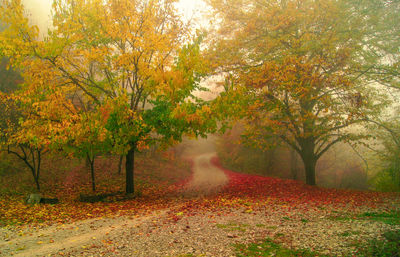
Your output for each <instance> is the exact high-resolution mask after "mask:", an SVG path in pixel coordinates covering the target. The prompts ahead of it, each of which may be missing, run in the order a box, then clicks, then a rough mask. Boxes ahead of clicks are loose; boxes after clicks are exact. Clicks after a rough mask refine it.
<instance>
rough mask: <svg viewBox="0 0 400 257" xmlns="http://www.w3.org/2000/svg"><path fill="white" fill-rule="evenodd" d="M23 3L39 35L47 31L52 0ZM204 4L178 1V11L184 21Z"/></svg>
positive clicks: (193, 0)
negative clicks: (39, 32)
mask: <svg viewBox="0 0 400 257" xmlns="http://www.w3.org/2000/svg"><path fill="white" fill-rule="evenodd" d="M23 3H24V5H25V7H26V8H27V10H28V11H29V13H31V14H32V16H31V20H32V22H33V23H35V24H36V25H38V26H39V28H40V31H41V33H42V34H43V33H44V32H45V31H47V29H46V28H47V27H48V25H49V17H50V9H51V3H52V0H23ZM204 6H205V5H204V3H203V2H202V1H200V0H197V1H196V0H180V1H179V9H180V11H181V12H182V13H183V15H184V17H185V19H189V18H191V17H192V16H193V13H194V12H195V11H196V10H201V9H203V8H204Z"/></svg>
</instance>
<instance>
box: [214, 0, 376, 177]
mask: <svg viewBox="0 0 400 257" xmlns="http://www.w3.org/2000/svg"><path fill="white" fill-rule="evenodd" d="M208 2H209V3H210V4H211V6H212V7H213V8H214V10H215V12H216V15H215V16H216V17H217V19H219V20H221V21H222V22H221V23H220V24H219V26H220V27H219V29H218V30H217V31H216V36H215V37H214V40H211V41H212V42H211V46H212V47H210V49H211V50H210V56H211V58H213V61H214V63H216V64H217V65H216V67H215V68H216V71H222V72H225V74H229V77H227V78H228V82H229V83H227V84H226V88H227V89H229V90H228V91H227V92H226V93H224V94H223V95H222V97H221V98H222V99H223V98H228V100H227V101H231V100H229V98H232V97H235V98H237V99H241V100H239V101H236V102H235V103H234V104H235V105H236V106H241V107H244V108H238V111H237V112H240V115H242V116H241V117H243V118H244V119H245V121H246V123H247V126H246V129H247V132H246V134H245V138H246V140H248V141H250V142H253V143H254V144H255V145H258V146H260V147H266V146H267V145H268V142H270V138H271V137H274V138H279V139H280V140H281V141H282V142H284V143H286V144H287V145H289V146H290V147H292V148H293V149H294V150H295V151H296V152H297V153H298V154H299V155H300V157H301V159H302V161H303V163H304V167H305V172H306V183H307V184H309V185H315V184H316V181H315V167H316V164H317V161H318V159H319V158H320V157H321V156H322V155H323V154H324V153H326V151H327V150H328V149H330V147H332V146H333V145H335V144H336V143H338V142H351V141H356V140H358V139H360V138H361V137H362V135H361V134H359V133H356V130H357V129H353V130H352V129H351V127H352V126H353V125H355V124H359V123H361V122H363V121H365V118H366V117H367V116H368V115H370V114H371V113H373V112H374V111H376V110H377V109H378V102H377V100H375V102H373V101H370V100H369V98H370V96H374V93H372V91H368V92H367V91H366V90H364V89H363V87H362V86H363V85H364V84H363V80H362V79H361V76H360V73H359V72H355V67H359V66H360V64H361V63H362V58H361V57H360V56H361V55H360V53H361V52H362V50H363V49H362V48H363V47H362V46H363V39H364V36H365V32H364V30H363V28H365V26H363V25H364V20H363V17H362V15H358V16H352V15H350V14H351V13H352V12H353V10H354V9H353V8H352V6H351V5H349V4H348V3H347V2H346V1H329V0H328V1H311V0H304V1H291V0H288V1H269V0H263V1H250V0H245V1H235V0H229V1H219V0H210V1H208ZM226 4H228V5H229V6H230V8H226V7H225V6H226ZM220 101H221V102H224V101H223V100H220ZM353 128H354V127H353Z"/></svg>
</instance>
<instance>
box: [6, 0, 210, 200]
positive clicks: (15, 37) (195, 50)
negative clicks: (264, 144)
mask: <svg viewBox="0 0 400 257" xmlns="http://www.w3.org/2000/svg"><path fill="white" fill-rule="evenodd" d="M174 2H175V1H174V0H152V1H145V0H137V1H132V0H107V1H102V0H89V1H87V0H85V1H84V0H66V1H64V0H56V1H54V4H53V19H52V24H53V29H52V30H49V33H48V36H47V37H46V38H45V39H44V40H43V41H41V40H40V39H39V38H38V28H37V27H36V26H32V25H30V23H29V20H28V19H27V18H26V15H24V11H23V6H22V4H21V1H20V0H3V5H2V6H1V8H0V13H1V15H0V17H2V19H3V22H5V23H7V24H9V26H8V28H7V29H6V30H5V31H4V32H3V33H2V35H1V39H2V41H1V46H0V49H2V51H3V53H4V54H5V55H7V56H10V58H11V60H12V63H13V65H14V66H17V67H20V68H21V69H22V72H23V73H25V74H30V75H29V76H31V77H33V78H37V80H36V82H37V83H36V82H35V83H36V84H37V85H47V86H46V87H45V88H43V90H44V91H45V92H48V93H49V94H54V93H55V92H58V94H60V96H61V97H60V98H59V100H61V98H62V96H63V97H64V99H63V100H62V101H64V103H73V104H74V108H75V109H76V110H77V113H81V112H85V111H90V110H91V109H90V108H89V109H88V107H89V106H96V108H98V109H100V108H101V109H102V110H103V112H104V118H105V119H106V120H107V122H106V125H105V126H106V129H107V130H108V131H110V132H111V134H112V137H113V138H112V140H113V151H115V152H116V153H119V154H125V155H126V165H125V167H126V192H127V193H133V192H134V183H133V182H134V180H133V170H134V154H135V152H136V151H137V150H139V149H140V148H141V147H143V145H146V144H148V143H151V142H154V141H156V140H163V141H164V142H171V139H174V140H179V138H180V136H181V134H182V133H185V132H189V130H190V131H191V132H194V133H196V134H201V131H204V130H205V125H204V124H206V123H204V122H201V121H200V117H202V116H209V115H208V110H207V108H206V109H199V107H201V106H202V105H201V104H198V103H196V102H194V101H188V98H189V97H190V96H191V92H192V91H193V90H195V89H197V88H198V82H199V77H200V75H201V74H202V72H203V70H204V67H205V66H203V65H202V64H201V62H200V57H199V43H194V44H193V45H192V44H189V45H188V46H187V47H184V45H185V42H189V41H190V39H191V38H190V37H189V27H188V26H187V25H186V24H184V23H183V22H182V21H181V20H180V18H179V15H177V13H176V10H175V6H174ZM44 73H46V74H49V75H50V76H51V78H52V79H53V81H52V84H48V83H44V81H43V80H40V79H43V78H44V77H45V76H41V75H40V74H44ZM25 92H27V90H25ZM74 95H76V96H79V97H78V98H79V99H80V102H79V104H76V103H75V102H74V101H73V100H71V98H72V97H73V96H74ZM66 99H69V100H70V101H66ZM192 99H194V98H192ZM64 108H65V107H64ZM67 109H71V108H70V107H69V108H67ZM73 113H74V111H73V112H72V114H73ZM149 114H152V115H149ZM73 115H75V114H73ZM154 115H156V116H154ZM194 116H196V117H199V119H197V120H196V119H192V118H193V117H194ZM44 117H46V115H44ZM47 117H48V116H47ZM181 118H186V120H184V123H185V126H183V125H182V122H178V120H179V119H181ZM69 120H70V119H68V118H67V119H66V120H58V121H57V122H59V123H63V124H65V122H66V121H69ZM72 120H73V119H72ZM50 121H51V119H50ZM167 124H168V126H167ZM208 124H210V123H208ZM175 125H176V126H175ZM186 125H187V126H186ZM169 126H170V127H169ZM166 127H169V129H167V130H165V129H164V130H163V129H161V128H166ZM157 132H159V133H157ZM60 133H61V134H63V135H64V136H65V135H66V133H65V130H64V133H62V132H61V131H60Z"/></svg>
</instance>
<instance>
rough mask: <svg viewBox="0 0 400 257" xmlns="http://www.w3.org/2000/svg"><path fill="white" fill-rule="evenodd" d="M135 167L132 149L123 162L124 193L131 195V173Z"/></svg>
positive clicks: (132, 188) (132, 182) (132, 190)
mask: <svg viewBox="0 0 400 257" xmlns="http://www.w3.org/2000/svg"><path fill="white" fill-rule="evenodd" d="M134 166H135V147H132V148H131V149H130V150H129V151H128V153H127V155H126V160H125V172H126V193H127V194H132V193H133V192H134V191H135V190H134V189H135V188H134V181H133V171H134Z"/></svg>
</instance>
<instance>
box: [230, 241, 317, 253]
mask: <svg viewBox="0 0 400 257" xmlns="http://www.w3.org/2000/svg"><path fill="white" fill-rule="evenodd" d="M235 249H236V255H237V256H239V257H242V256H282V257H292V256H293V257H295V256H302V257H310V256H323V255H321V254H318V253H316V252H312V251H310V250H307V249H301V250H293V249H289V248H286V247H283V246H281V245H279V244H277V243H275V242H274V241H273V240H272V239H269V238H267V239H265V240H264V241H262V242H259V243H252V244H248V245H244V244H236V245H235Z"/></svg>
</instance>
